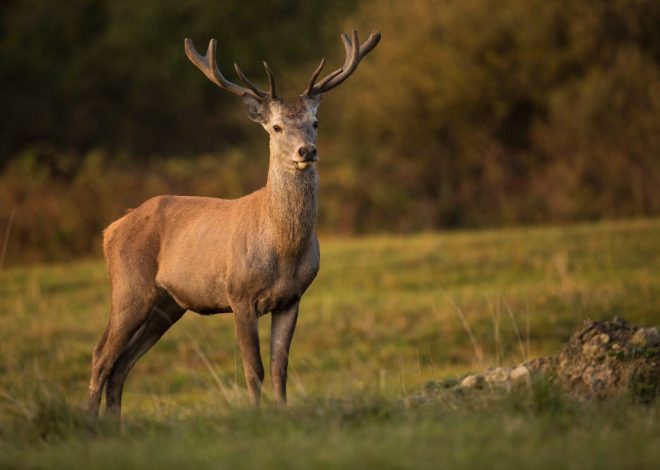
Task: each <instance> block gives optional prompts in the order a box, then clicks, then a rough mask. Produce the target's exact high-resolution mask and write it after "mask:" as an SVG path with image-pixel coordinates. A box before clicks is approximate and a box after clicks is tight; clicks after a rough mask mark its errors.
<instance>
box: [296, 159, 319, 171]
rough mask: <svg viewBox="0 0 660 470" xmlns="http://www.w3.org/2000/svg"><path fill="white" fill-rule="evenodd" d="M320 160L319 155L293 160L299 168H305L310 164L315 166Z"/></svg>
mask: <svg viewBox="0 0 660 470" xmlns="http://www.w3.org/2000/svg"><path fill="white" fill-rule="evenodd" d="M317 161H318V158H317V157H314V158H309V159H305V160H293V163H294V165H295V166H296V168H297V169H299V170H304V169H305V168H307V167H309V166H313V165H315V164H316V162H317Z"/></svg>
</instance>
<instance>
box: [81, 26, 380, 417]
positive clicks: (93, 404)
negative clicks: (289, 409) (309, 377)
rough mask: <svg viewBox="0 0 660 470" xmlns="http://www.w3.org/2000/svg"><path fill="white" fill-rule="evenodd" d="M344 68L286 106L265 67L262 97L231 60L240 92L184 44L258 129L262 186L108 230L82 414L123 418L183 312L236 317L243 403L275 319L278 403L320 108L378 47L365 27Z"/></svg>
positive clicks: (159, 202) (349, 43)
mask: <svg viewBox="0 0 660 470" xmlns="http://www.w3.org/2000/svg"><path fill="white" fill-rule="evenodd" d="M340 37H341V40H342V42H343V45H344V49H345V56H346V57H345V60H344V63H343V65H342V66H341V67H340V68H338V69H337V70H335V71H333V72H331V73H329V74H328V75H326V76H325V77H324V78H323V79H321V80H318V77H319V75H320V73H321V71H322V69H323V66H324V64H325V59H322V60H321V63H320V64H319V66H318V67H317V68H316V69H315V70H314V72H313V74H312V76H311V78H310V80H309V84H308V85H307V88H306V89H305V91H304V92H303V93H302V94H301V95H300V96H299V97H298V98H297V99H296V100H295V101H293V102H290V103H287V102H285V101H284V100H283V99H282V98H280V97H279V96H278V95H277V93H276V88H275V80H274V78H273V72H272V70H271V69H270V67H269V66H268V64H267V63H266V62H265V61H264V62H263V66H264V69H265V71H266V76H267V78H268V82H269V90H268V91H267V92H266V91H264V90H262V89H261V88H259V87H258V86H257V85H255V84H254V83H253V82H251V81H250V80H249V79H248V78H247V77H246V76H245V74H243V72H242V71H241V69H240V68H239V67H238V65H237V64H234V68H235V70H236V74H237V76H238V78H239V79H240V81H241V82H242V84H243V85H244V86H241V85H238V84H236V83H233V82H231V81H229V80H227V79H226V78H225V77H224V76H223V75H222V73H221V72H220V69H219V67H218V63H217V58H216V48H217V41H216V40H215V39H211V40H210V42H209V45H208V48H207V51H206V55H204V56H202V55H200V54H199V53H198V52H197V50H196V49H195V46H194V44H193V41H192V40H191V39H187V38H186V39H185V41H184V48H185V52H186V55H187V57H188V59H190V61H191V62H192V63H193V64H194V65H195V66H196V67H197V68H198V69H199V70H201V71H202V73H203V74H204V75H205V76H206V77H207V78H208V79H209V80H210V81H211V82H213V83H214V84H215V85H217V86H218V87H220V88H221V89H223V90H226V91H228V92H230V93H232V94H234V95H237V96H239V97H240V98H241V100H242V102H243V107H244V109H245V112H246V114H247V116H248V118H249V119H250V120H252V121H254V122H256V123H258V124H261V126H262V127H263V128H264V129H265V130H266V132H267V133H268V135H269V139H270V157H269V167H268V176H267V180H266V184H265V186H264V187H262V188H261V189H258V190H256V191H254V192H252V193H250V194H247V195H245V196H242V197H239V198H237V199H219V198H212V197H198V196H172V195H169V196H156V197H154V198H151V199H149V200H147V201H146V202H144V203H143V204H142V205H140V206H138V207H137V208H135V209H133V210H130V211H128V212H127V213H126V214H125V215H124V216H123V217H121V218H119V219H118V220H116V221H114V222H113V223H112V224H110V225H109V226H108V227H107V228H106V229H105V230H104V232H103V253H104V256H105V260H106V264H107V268H108V273H109V277H110V283H111V288H112V291H111V305H110V318H109V320H108V324H107V327H106V329H105V331H104V333H103V335H102V336H101V338H100V340H99V341H98V343H97V345H96V347H95V348H94V350H93V353H92V372H91V378H90V384H89V402H88V410H89V412H90V413H91V414H92V415H93V416H98V414H99V408H100V405H101V398H102V393H103V390H104V387H105V392H106V393H105V400H106V411H107V413H108V414H109V415H114V416H120V415H121V400H122V391H123V387H124V383H125V381H126V378H127V376H128V374H129V372H130V371H131V369H132V368H133V366H135V364H136V363H137V361H138V360H139V359H140V358H141V357H142V356H143V355H144V354H145V353H146V352H147V351H149V349H151V347H152V346H154V344H156V342H157V341H158V340H159V339H160V338H161V337H162V336H163V335H164V334H165V332H166V331H167V330H168V329H169V328H170V327H171V326H172V325H174V324H175V323H176V322H177V321H178V320H179V319H180V318H181V317H182V316H183V314H184V313H185V312H186V311H188V310H190V311H192V312H196V313H199V314H203V315H211V314H219V313H233V314H234V320H235V330H236V337H237V342H238V345H239V351H240V353H241V356H242V359H243V370H244V374H245V382H246V384H247V388H248V392H249V398H250V402H251V403H252V404H253V405H254V406H257V407H258V406H259V403H260V400H261V387H262V383H263V380H264V367H263V363H262V360H261V352H260V348H259V330H258V320H259V318H260V317H261V316H264V315H266V314H268V313H270V314H271V338H270V375H271V380H272V385H273V395H274V401H275V403H277V404H280V405H285V404H286V401H287V394H286V382H287V367H288V360H289V351H290V346H291V341H292V338H293V334H294V330H295V327H296V322H297V319H298V311H299V304H300V299H301V297H302V295H303V294H304V293H305V291H306V290H307V288H308V287H309V286H310V284H311V283H312V281H313V280H314V278H315V277H316V274H317V273H318V270H319V262H320V250H319V242H318V238H317V236H316V233H315V224H316V216H317V207H318V192H319V189H318V188H319V175H318V171H317V168H316V163H317V162H318V160H319V155H318V151H317V148H316V141H317V129H318V125H319V123H318V120H317V117H316V114H317V110H318V107H319V104H320V101H321V96H322V95H323V94H324V93H326V92H328V91H330V90H332V89H333V88H335V87H337V86H338V85H340V84H341V83H343V82H344V81H345V80H346V79H347V78H348V77H349V76H351V75H352V74H353V72H355V70H356V68H357V66H358V64H359V63H360V61H361V60H362V59H363V58H364V56H366V55H367V54H368V53H369V52H370V51H372V50H373V49H374V48H375V47H376V46H377V45H378V43H379V41H380V33H379V32H378V31H372V32H371V34H370V35H369V37H368V39H367V40H366V41H365V42H364V43H362V44H360V41H359V38H358V33H357V31H356V30H353V32H352V36H351V37H349V36H348V35H347V34H341V36H340Z"/></svg>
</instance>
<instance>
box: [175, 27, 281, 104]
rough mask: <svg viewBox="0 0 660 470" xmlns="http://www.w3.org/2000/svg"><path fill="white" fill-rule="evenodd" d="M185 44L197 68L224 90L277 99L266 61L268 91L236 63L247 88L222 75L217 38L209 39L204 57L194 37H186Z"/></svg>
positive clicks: (237, 93)
mask: <svg viewBox="0 0 660 470" xmlns="http://www.w3.org/2000/svg"><path fill="white" fill-rule="evenodd" d="M184 45H185V49H186V55H187V56H188V58H189V59H190V61H191V62H192V63H193V64H195V65H196V66H197V68H198V69H199V70H201V71H202V73H204V75H206V78H208V79H209V80H211V81H212V82H213V83H215V84H216V85H218V86H219V87H220V88H222V89H223V90H227V91H228V92H230V93H233V94H235V95H238V96H243V95H245V94H248V95H251V96H253V97H254V98H256V99H258V100H260V101H261V100H264V99H271V100H274V99H277V96H276V94H275V79H274V78H273V72H272V70H270V67H269V66H268V64H267V63H266V62H265V61H264V68H265V69H266V75H268V83H269V85H270V86H269V90H268V93H266V92H265V91H263V90H262V89H260V88H259V87H258V86H257V85H255V84H254V83H252V82H251V81H250V80H248V78H247V77H246V76H245V74H244V73H243V72H242V71H241V69H240V68H239V67H238V65H237V64H234V68H235V69H236V74H237V75H238V78H240V79H241V81H242V82H243V83H244V84H245V85H246V86H247V88H244V87H242V86H240V85H236V84H235V83H232V82H230V81H229V80H227V79H226V78H225V77H224V76H223V75H222V73H220V69H219V68H218V64H217V62H216V54H215V51H216V48H217V45H218V42H217V41H216V40H215V39H211V41H209V47H208V49H207V50H206V55H205V56H203V57H202V56H201V55H200V54H199V53H198V52H197V49H195V45H194V44H193V42H192V39H188V38H186V40H185V42H184Z"/></svg>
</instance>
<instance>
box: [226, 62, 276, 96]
mask: <svg viewBox="0 0 660 470" xmlns="http://www.w3.org/2000/svg"><path fill="white" fill-rule="evenodd" d="M234 69H236V75H238V78H240V79H241V81H242V82H243V83H245V85H246V86H247V87H248V88H250V90H252V91H253V92H254V94H255V95H257V97H258V98H265V97H267V96H268V93H266V92H265V91H263V90H262V89H261V88H259V87H258V86H257V85H255V84H254V83H252V82H251V81H250V80H248V78H247V77H246V76H245V74H244V73H243V72H242V71H241V69H240V67H239V66H238V64H236V63H234Z"/></svg>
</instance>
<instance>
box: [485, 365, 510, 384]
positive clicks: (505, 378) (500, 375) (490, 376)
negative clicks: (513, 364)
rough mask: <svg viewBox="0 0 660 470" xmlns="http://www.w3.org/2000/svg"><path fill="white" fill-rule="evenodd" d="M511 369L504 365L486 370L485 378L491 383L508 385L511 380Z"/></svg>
mask: <svg viewBox="0 0 660 470" xmlns="http://www.w3.org/2000/svg"><path fill="white" fill-rule="evenodd" d="M509 373H510V369H506V368H504V367H496V368H495V369H491V370H489V371H486V373H485V374H484V378H485V379H486V382H488V384H489V385H506V384H508V382H509Z"/></svg>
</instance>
